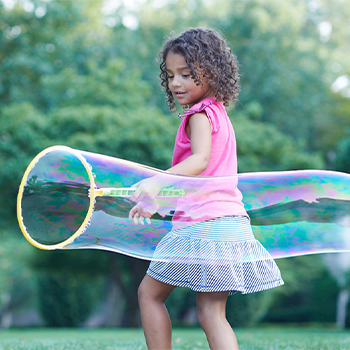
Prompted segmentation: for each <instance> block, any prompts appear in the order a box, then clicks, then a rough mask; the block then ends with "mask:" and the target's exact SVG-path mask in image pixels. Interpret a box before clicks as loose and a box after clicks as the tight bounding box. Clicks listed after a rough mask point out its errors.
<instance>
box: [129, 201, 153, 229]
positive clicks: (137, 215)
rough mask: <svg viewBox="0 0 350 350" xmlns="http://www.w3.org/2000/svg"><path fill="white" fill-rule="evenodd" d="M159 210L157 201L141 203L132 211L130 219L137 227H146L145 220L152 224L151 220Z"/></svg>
mask: <svg viewBox="0 0 350 350" xmlns="http://www.w3.org/2000/svg"><path fill="white" fill-rule="evenodd" d="M158 209H159V205H158V202H157V200H156V199H154V200H153V201H147V202H139V203H137V204H136V205H135V206H134V207H133V208H132V209H131V210H130V212H129V219H131V220H133V221H134V223H135V224H136V225H137V224H141V225H144V223H145V220H146V222H147V224H150V223H151V220H150V218H151V217H152V215H153V214H155V213H156V212H157V210H158Z"/></svg>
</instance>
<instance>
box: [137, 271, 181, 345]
mask: <svg viewBox="0 0 350 350" xmlns="http://www.w3.org/2000/svg"><path fill="white" fill-rule="evenodd" d="M174 288H175V286H171V285H169V284H166V283H163V282H160V281H157V280H155V279H154V278H152V277H150V276H148V275H146V276H145V277H144V278H143V280H142V282H141V284H140V287H139V290H138V298H139V305H140V310H141V320H142V327H143V332H144V334H145V338H146V343H147V347H148V349H149V350H167V349H171V321H170V317H169V314H168V310H167V308H166V306H165V304H164V302H165V300H166V299H167V298H168V296H169V295H170V293H171V292H172V290H173V289H174Z"/></svg>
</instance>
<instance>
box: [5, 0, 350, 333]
mask: <svg viewBox="0 0 350 350" xmlns="http://www.w3.org/2000/svg"><path fill="white" fill-rule="evenodd" d="M113 3H114V4H116V2H111V1H110V2H108V1H102V0H95V1H90V0H86V1H73V0H68V1H60V0H50V1H44V0H13V1H12V2H11V1H10V2H9V1H7V2H5V1H0V28H1V33H0V169H1V171H0V187H1V197H0V201H1V203H0V230H1V231H0V237H1V240H2V241H3V244H2V245H1V248H0V260H1V261H2V264H1V267H0V269H1V274H0V326H6V325H7V324H8V323H6V321H5V320H6V319H8V318H6V317H7V316H8V315H13V314H18V313H20V312H21V313H25V312H26V310H27V311H28V310H31V309H33V308H34V309H35V310H41V311H42V313H41V315H42V317H43V319H44V320H46V322H47V324H49V325H53V323H52V322H53V321H52V319H53V320H56V321H57V322H59V324H55V325H58V326H74V325H78V324H82V323H83V322H84V321H86V319H88V317H89V315H90V314H91V313H93V312H94V310H95V313H96V312H97V311H96V310H103V307H104V306H103V305H105V304H106V302H107V301H108V302H107V303H109V304H108V305H109V308H110V309H113V310H115V312H114V313H113V312H112V313H111V315H112V316H110V317H109V318H108V317H105V319H104V320H103V321H101V323H100V325H138V324H139V318H138V310H137V301H136V289H137V285H138V283H139V281H140V280H141V278H142V276H143V274H144V272H145V269H146V267H147V264H146V263H145V262H141V261H137V260H135V259H130V258H127V257H124V256H117V255H115V254H114V255H112V254H110V253H101V252H89V253H86V252H80V251H79V252H78V251H77V252H74V255H73V254H69V253H67V252H65V253H63V252H57V253H55V255H50V254H51V253H50V254H44V253H43V252H39V251H36V250H34V249H33V248H32V247H30V246H29V245H28V244H26V243H25V242H23V238H22V237H21V235H20V233H19V229H18V228H17V224H16V217H15V203H16V194H17V190H18V186H19V183H20V180H21V177H22V175H23V173H24V170H25V168H26V166H27V165H28V164H29V162H30V161H31V160H32V158H33V157H34V156H35V155H36V154H37V153H39V152H40V151H41V150H43V149H44V148H45V147H48V146H50V145H56V144H64V145H68V146H71V147H74V148H78V149H83V150H88V151H92V152H99V153H103V154H108V155H112V156H115V157H120V158H125V159H129V160H133V161H136V162H140V163H143V164H148V165H151V166H154V167H157V168H161V169H165V168H167V167H168V166H169V165H170V161H171V155H172V147H173V140H174V137H175V133H176V130H177V126H178V125H179V121H178V119H177V118H176V116H174V115H171V114H170V113H169V111H168V110H167V108H166V106H165V103H164V101H165V98H164V96H163V92H162V91H161V89H160V84H159V79H158V64H157V62H156V60H155V58H156V56H157V52H158V50H159V49H160V47H161V45H162V43H163V41H164V38H165V37H166V36H168V35H170V34H171V33H172V32H175V33H179V32H181V31H182V30H184V29H186V28H188V27H193V26H205V27H214V28H216V29H218V30H220V31H221V32H222V33H223V35H224V36H225V37H226V39H227V40H228V41H229V42H230V44H231V46H232V49H233V51H234V52H235V53H236V55H237V56H238V60H239V62H240V65H241V94H240V100H239V102H238V103H237V104H236V106H235V107H234V108H231V109H230V110H229V116H230V118H231V120H232V123H233V125H234V128H235V131H236V136H237V142H238V157H239V170H240V172H250V171H265V170H290V169H305V168H317V169H322V168H327V169H334V170H341V171H345V172H349V171H350V160H349V159H350V99H349V88H343V89H341V90H337V89H334V88H333V89H332V88H331V87H332V86H333V87H334V85H332V84H333V83H334V82H335V81H336V79H337V78H339V77H340V76H343V77H344V76H345V77H346V76H349V74H350V62H349V60H348V57H349V56H350V52H349V51H350V47H349V45H348V43H349V39H350V38H349V36H350V34H349V27H348V21H349V18H350V4H348V3H347V2H344V1H341V0H319V1H311V0H285V1H283V2H282V1H279V0H247V1H238V0H215V1H212V0H207V1H199V0H191V1H185V0H179V1H176V2H174V1H164V2H162V1H156V0H147V1H139V2H137V1H136V2H135V4H137V6H134V7H133V6H131V5H130V6H128V5H127V3H125V4H126V5H119V6H111V5H113ZM5 4H6V6H5ZM108 4H109V5H108ZM128 23H129V24H128ZM130 23H131V24H130ZM324 23H326V24H327V23H328V24H330V25H331V29H332V31H331V33H328V34H329V35H328V34H327V33H324V32H321V31H320V28H322V24H324ZM14 251H15V252H16V254H12V252H14ZM77 261H80V262H81V263H79V264H77V263H76V262H77ZM96 261H98V263H97V264H95V266H94V273H93V274H91V275H90V276H89V279H87V277H86V270H89V269H91V263H92V262H95V263H96ZM278 264H279V265H280V267H281V270H282V273H283V275H284V278H285V281H286V284H287V285H288V286H287V287H286V288H284V287H282V288H279V289H276V290H273V291H268V292H265V293H264V294H261V295H260V294H258V295H252V296H246V297H244V298H245V299H243V298H241V297H240V296H239V297H234V298H233V299H232V300H230V301H229V305H228V314H229V315H230V316H229V317H230V321H231V323H232V324H234V325H241V326H243V325H248V324H251V323H254V322H259V321H261V320H264V321H273V322H288V321H293V322H302V321H305V322H306V321H309V322H310V321H312V322H333V321H334V317H335V316H334V315H335V298H336V294H337V291H338V289H337V288H338V287H337V286H336V283H335V281H334V280H333V279H332V277H331V276H330V275H329V274H328V272H327V270H326V268H325V267H324V265H323V263H322V260H321V259H320V257H305V258H294V259H288V260H281V261H278ZM67 271H69V272H70V273H67ZM84 271H85V272H84ZM62 278H65V279H66V284H65V290H64V291H63V290H60V291H58V292H57V290H58V287H57V288H56V287H54V284H55V281H56V282H57V281H62ZM87 281H89V283H88V282H87ZM19 285H20V287H18V286H19ZM57 285H58V284H56V286H57ZM50 286H51V287H50ZM79 288H81V290H80V291H79ZM320 288H321V289H322V291H323V292H324V293H320ZM50 291H51V292H50ZM82 291H84V293H85V295H84V297H82V298H80V300H79V302H80V303H81V304H79V305H78V302H77V299H76V298H75V297H74V296H76V295H81V292H82ZM21 293H22V294H21ZM50 293H51V294H50ZM23 295H26V296H27V297H24V296H23ZM40 295H41V297H40ZM43 295H45V297H43ZM63 295H64V297H63ZM191 295H192V294H191V293H190V292H189V291H186V290H179V291H176V293H174V295H173V296H172V298H173V299H171V300H173V301H174V302H171V300H170V302H169V309H170V312H171V313H172V316H173V317H174V318H175V322H176V323H179V324H183V323H185V322H187V321H186V320H189V317H190V316H189V311H190V310H191V307H192V306H193V304H194V300H193V296H191ZM38 296H39V297H38ZM326 296H327V298H328V300H331V301H329V302H327V305H328V306H327V308H326V311H324V310H323V311H322V310H321V308H320V305H317V302H315V299H316V298H321V299H322V298H324V300H327V299H326ZM51 298H56V299H55V300H57V303H59V302H62V303H63V302H66V303H67V305H66V306H65V310H66V311H67V313H68V315H66V316H65V317H66V318H65V319H64V317H63V316H62V315H60V314H59V313H60V312H59V310H58V311H57V314H55V315H56V316H55V317H52V316H53V315H54V313H55V312H56V311H54V310H53V308H51V311H52V313H51V314H50V313H49V314H50V316H48V315H46V316H45V307H47V305H48V304H49V303H50V302H51V301H50V300H51ZM64 298H66V299H64ZM63 299H64V300H63ZM321 299H317V300H321ZM67 300H68V301H69V300H71V302H70V303H69V302H68V301H67ZM322 300H323V299H322ZM45 303H46V304H45ZM45 305H46V306H45ZM77 307H81V310H82V309H84V310H87V311H90V313H89V312H86V314H85V315H84V312H80V311H79V312H77V311H76V308H77ZM43 310H44V311H43ZM46 310H47V309H46ZM70 310H71V311H70ZM118 310H120V311H119V312H118ZM69 313H70V314H69ZM116 314H118V315H120V316H119V317H116V316H115V315H116ZM77 315H78V316H79V317H78V316H77ZM113 315H114V316H113ZM61 316H62V317H61ZM80 316H81V317H80ZM59 320H63V321H62V322H60V321H59ZM67 320H68V321H67ZM9 325H11V323H10V324H9Z"/></svg>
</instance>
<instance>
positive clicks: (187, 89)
mask: <svg viewBox="0 0 350 350" xmlns="http://www.w3.org/2000/svg"><path fill="white" fill-rule="evenodd" d="M165 63H166V68H167V73H168V86H169V90H170V91H171V93H172V94H173V96H174V97H175V98H176V99H177V101H178V102H179V104H180V105H182V106H185V105H189V106H190V107H192V106H193V105H195V104H196V103H198V102H200V101H201V100H203V99H204V98H205V97H208V96H210V88H209V85H208V84H207V83H206V82H205V79H203V78H202V79H201V82H202V84H199V85H196V83H195V82H194V80H193V79H192V78H191V70H190V68H189V66H188V65H187V63H186V60H185V58H184V56H182V55H181V54H177V53H174V52H172V51H169V53H168V55H167V56H166V60H165Z"/></svg>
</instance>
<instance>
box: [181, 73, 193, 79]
mask: <svg viewBox="0 0 350 350" xmlns="http://www.w3.org/2000/svg"><path fill="white" fill-rule="evenodd" d="M190 76H191V75H190V74H182V77H183V78H189V77H190Z"/></svg>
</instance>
